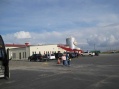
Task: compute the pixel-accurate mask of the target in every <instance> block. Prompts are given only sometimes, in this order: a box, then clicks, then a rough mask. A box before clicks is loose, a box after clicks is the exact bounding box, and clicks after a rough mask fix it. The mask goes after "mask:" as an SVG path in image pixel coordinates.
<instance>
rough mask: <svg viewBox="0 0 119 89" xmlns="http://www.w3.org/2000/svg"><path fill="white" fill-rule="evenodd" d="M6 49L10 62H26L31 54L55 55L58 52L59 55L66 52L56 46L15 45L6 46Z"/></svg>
mask: <svg viewBox="0 0 119 89" xmlns="http://www.w3.org/2000/svg"><path fill="white" fill-rule="evenodd" d="M5 47H6V49H9V59H11V58H12V60H27V59H28V57H29V56H31V55H32V54H39V53H41V54H42V55H44V54H46V53H50V54H51V53H55V52H56V53H57V52H58V51H60V52H61V53H63V52H65V51H66V50H64V49H62V48H60V47H58V46H57V45H56V44H50V45H16V44H6V46H5Z"/></svg>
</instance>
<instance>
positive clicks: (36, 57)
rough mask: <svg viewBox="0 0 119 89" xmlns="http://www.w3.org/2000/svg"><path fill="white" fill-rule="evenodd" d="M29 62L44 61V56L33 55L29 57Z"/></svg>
mask: <svg viewBox="0 0 119 89" xmlns="http://www.w3.org/2000/svg"><path fill="white" fill-rule="evenodd" d="M28 60H29V61H43V56H42V55H41V54H33V55H32V56H29V57H28Z"/></svg>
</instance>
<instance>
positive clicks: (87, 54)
mask: <svg viewBox="0 0 119 89" xmlns="http://www.w3.org/2000/svg"><path fill="white" fill-rule="evenodd" d="M94 55H95V53H92V52H84V53H81V56H94Z"/></svg>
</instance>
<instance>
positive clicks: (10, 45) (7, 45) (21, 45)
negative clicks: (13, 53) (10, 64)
mask: <svg viewBox="0 0 119 89" xmlns="http://www.w3.org/2000/svg"><path fill="white" fill-rule="evenodd" d="M5 47H26V45H25V44H5Z"/></svg>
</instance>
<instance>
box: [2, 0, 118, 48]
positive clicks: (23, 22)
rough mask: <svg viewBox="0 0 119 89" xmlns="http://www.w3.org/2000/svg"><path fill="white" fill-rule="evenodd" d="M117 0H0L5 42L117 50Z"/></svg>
mask: <svg viewBox="0 0 119 89" xmlns="http://www.w3.org/2000/svg"><path fill="white" fill-rule="evenodd" d="M118 3H119V0H0V34H1V35H2V36H3V39H4V41H5V43H18V44H24V43H25V42H29V43H30V44H59V43H62V44H65V43H66V38H67V37H71V36H73V37H75V38H76V40H77V42H78V46H79V47H80V48H82V49H85V50H91V49H93V48H94V44H95V47H96V49H105V50H107V49H119V10H118V9H119V5H118Z"/></svg>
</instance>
